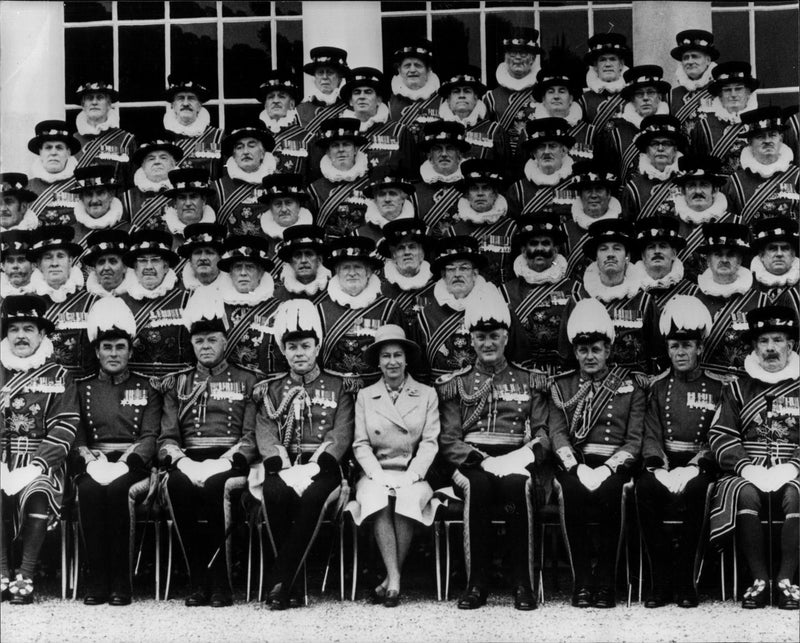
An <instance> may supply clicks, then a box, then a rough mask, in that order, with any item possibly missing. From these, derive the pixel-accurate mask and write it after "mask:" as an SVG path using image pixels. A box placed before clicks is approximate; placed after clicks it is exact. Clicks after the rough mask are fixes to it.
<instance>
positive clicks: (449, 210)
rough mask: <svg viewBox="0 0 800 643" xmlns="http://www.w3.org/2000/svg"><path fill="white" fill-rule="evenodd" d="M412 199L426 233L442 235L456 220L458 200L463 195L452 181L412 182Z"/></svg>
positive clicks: (433, 235)
mask: <svg viewBox="0 0 800 643" xmlns="http://www.w3.org/2000/svg"><path fill="white" fill-rule="evenodd" d="M414 187H415V193H414V197H413V200H414V201H415V207H416V211H417V214H418V216H419V218H420V219H422V221H423V223H424V224H425V227H426V228H427V229H428V235H429V236H432V237H442V236H445V235H446V234H447V231H448V229H449V228H451V227H452V226H453V225H454V224H455V222H456V214H457V212H458V200H459V199H460V198H461V197H462V196H463V194H462V192H461V190H459V189H458V188H456V187H455V185H454V184H453V183H443V182H441V181H435V182H433V183H426V182H425V181H418V182H416V183H415V184H414Z"/></svg>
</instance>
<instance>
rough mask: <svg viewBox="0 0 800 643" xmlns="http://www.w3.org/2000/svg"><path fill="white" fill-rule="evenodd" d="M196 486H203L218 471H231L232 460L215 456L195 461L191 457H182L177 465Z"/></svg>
mask: <svg viewBox="0 0 800 643" xmlns="http://www.w3.org/2000/svg"><path fill="white" fill-rule="evenodd" d="M175 466H176V467H177V468H178V471H180V472H182V473H183V474H184V475H185V476H186V477H187V478H189V480H191V481H192V483H193V484H194V485H195V486H198V487H202V486H203V485H204V484H205V483H206V480H208V479H209V478H210V477H211V476H214V475H216V474H218V473H224V472H225V471H230V469H231V466H232V465H231V462H230V460H225V459H224V458H213V459H208V460H203V461H202V462H195V461H194V460H192V459H191V458H181V459H180V460H178V464H177V465H175Z"/></svg>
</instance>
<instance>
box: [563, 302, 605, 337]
mask: <svg viewBox="0 0 800 643" xmlns="http://www.w3.org/2000/svg"><path fill="white" fill-rule="evenodd" d="M594 333H599V334H601V335H605V336H606V337H608V340H609V341H610V342H611V343H613V342H614V339H615V338H616V336H617V335H616V333H615V332H614V322H613V321H611V316H610V315H609V314H608V311H607V310H606V307H605V306H603V304H602V303H601V302H600V301H599V300H597V299H594V298H593V297H589V298H587V299H581V300H580V301H579V302H578V303H577V304H575V308H574V309H573V310H572V314H570V316H569V319H568V320H567V337H568V338H569V341H570V343H572V342H574V341H575V338H576V337H577V336H578V335H588V334H594Z"/></svg>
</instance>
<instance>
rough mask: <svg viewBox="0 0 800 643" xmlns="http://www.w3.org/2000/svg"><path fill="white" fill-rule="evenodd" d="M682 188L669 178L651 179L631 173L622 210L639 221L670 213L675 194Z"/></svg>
mask: <svg viewBox="0 0 800 643" xmlns="http://www.w3.org/2000/svg"><path fill="white" fill-rule="evenodd" d="M679 191H680V188H678V186H677V185H676V184H675V182H674V181H673V180H672V179H671V178H669V179H667V180H666V181H657V180H655V179H650V178H648V177H646V176H644V175H643V174H639V173H635V174H633V175H631V177H630V178H629V179H628V181H627V183H625V188H624V191H623V196H622V211H623V212H624V213H625V216H626V218H628V219H631V220H636V221H638V220H639V219H646V218H648V217H652V216H655V215H657V214H668V212H669V208H672V207H674V206H673V205H672V203H671V199H672V197H673V196H675V195H676V194H678V193H679Z"/></svg>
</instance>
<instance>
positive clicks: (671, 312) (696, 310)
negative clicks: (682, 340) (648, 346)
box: [658, 295, 713, 339]
mask: <svg viewBox="0 0 800 643" xmlns="http://www.w3.org/2000/svg"><path fill="white" fill-rule="evenodd" d="M673 324H674V325H675V327H676V328H678V329H682V330H698V329H701V328H702V329H703V338H704V339H705V338H706V337H707V336H708V333H709V331H710V330H711V325H712V324H713V322H712V321H711V313H710V312H709V310H708V308H706V306H705V304H704V303H703V302H702V301H700V300H699V299H698V298H697V297H692V296H691V295H675V296H674V297H673V298H672V299H670V300H669V301H668V302H667V305H666V306H664V312H662V313H661V318H660V319H659V320H658V329H659V330H660V331H661V334H662V335H667V333H669V332H670V330H671V329H672V326H673Z"/></svg>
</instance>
